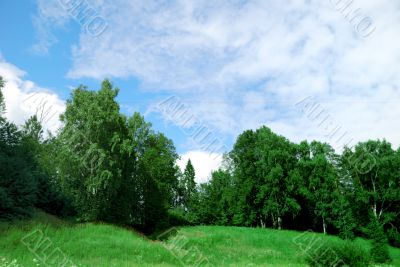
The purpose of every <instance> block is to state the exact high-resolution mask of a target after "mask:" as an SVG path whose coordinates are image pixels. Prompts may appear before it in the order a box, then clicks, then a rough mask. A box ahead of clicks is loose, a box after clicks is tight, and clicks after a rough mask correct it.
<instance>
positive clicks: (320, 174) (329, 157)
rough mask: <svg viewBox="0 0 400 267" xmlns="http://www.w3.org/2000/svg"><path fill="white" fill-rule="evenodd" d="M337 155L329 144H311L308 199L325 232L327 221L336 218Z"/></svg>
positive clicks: (314, 142) (337, 189)
mask: <svg viewBox="0 0 400 267" xmlns="http://www.w3.org/2000/svg"><path fill="white" fill-rule="evenodd" d="M336 161H337V159H336V155H335V153H334V151H333V148H332V147H331V146H330V145H328V144H323V143H320V142H316V141H313V142H312V143H311V144H310V160H309V168H310V172H309V174H308V177H306V178H307V180H306V188H307V193H306V195H307V196H308V201H309V203H310V204H311V207H310V208H311V209H312V212H313V214H314V216H315V217H316V218H318V219H319V220H321V224H322V229H323V232H324V234H326V232H327V223H330V222H332V221H333V219H334V214H333V209H334V204H335V201H336V200H337V199H338V195H339V188H338V187H339V183H338V181H339V179H338V176H337V170H336V169H335V166H334V164H336Z"/></svg>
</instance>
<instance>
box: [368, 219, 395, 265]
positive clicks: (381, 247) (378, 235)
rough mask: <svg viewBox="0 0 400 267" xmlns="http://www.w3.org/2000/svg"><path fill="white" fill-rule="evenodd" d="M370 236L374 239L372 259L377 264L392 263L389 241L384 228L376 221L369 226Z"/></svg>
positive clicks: (371, 252)
mask: <svg viewBox="0 0 400 267" xmlns="http://www.w3.org/2000/svg"><path fill="white" fill-rule="evenodd" d="M368 231H369V236H370V238H371V239H372V247H371V250H370V255H371V259H372V261H373V262H375V263H388V262H390V261H391V258H390V255H389V247H388V240H387V237H386V235H385V232H384V230H383V226H382V225H381V224H380V223H379V222H378V221H376V220H372V221H371V223H370V224H369V225H368Z"/></svg>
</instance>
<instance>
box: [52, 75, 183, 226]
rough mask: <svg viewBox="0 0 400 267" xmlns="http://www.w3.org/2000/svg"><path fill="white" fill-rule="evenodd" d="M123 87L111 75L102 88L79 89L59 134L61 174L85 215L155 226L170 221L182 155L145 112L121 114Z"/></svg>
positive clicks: (66, 189) (65, 189)
mask: <svg viewBox="0 0 400 267" xmlns="http://www.w3.org/2000/svg"><path fill="white" fill-rule="evenodd" d="M118 91H119V90H118V89H117V88H113V86H112V84H111V83H110V82H109V81H108V80H105V81H103V83H102V86H101V89H100V90H99V91H97V92H96V91H89V90H87V88H85V87H79V88H78V89H76V90H75V91H74V92H73V94H72V97H71V99H70V100H68V102H67V108H66V111H65V113H64V114H63V115H62V117H61V119H62V121H63V123H64V127H63V128H62V129H61V133H60V135H59V137H58V138H57V139H58V140H57V144H58V146H59V151H60V152H59V153H58V155H57V170H58V175H57V179H59V184H61V186H62V189H63V192H64V193H65V194H66V195H67V196H68V197H70V198H71V199H72V200H73V203H74V206H75V207H76V209H77V211H78V215H79V217H80V218H81V219H82V220H86V221H93V220H103V221H110V222H115V223H118V224H129V225H135V226H137V227H139V228H140V229H142V230H144V231H146V232H147V231H152V230H154V229H155V228H156V227H157V224H160V223H163V221H164V220H167V210H168V208H169V207H170V206H171V205H172V202H173V188H174V186H175V185H176V183H177V166H176V159H177V158H178V155H177V154H176V152H175V147H174V145H173V143H172V141H171V140H169V139H168V138H166V137H165V136H164V135H163V134H161V133H156V132H154V131H153V130H152V129H151V125H150V124H149V123H147V122H145V120H144V118H143V117H142V116H141V115H140V114H139V113H135V114H133V116H132V117H129V118H126V117H125V116H124V115H122V114H121V113H120V110H119V105H118V103H117V102H116V100H115V98H116V97H117V95H118Z"/></svg>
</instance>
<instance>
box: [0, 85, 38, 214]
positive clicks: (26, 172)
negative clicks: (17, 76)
mask: <svg viewBox="0 0 400 267" xmlns="http://www.w3.org/2000/svg"><path fill="white" fill-rule="evenodd" d="M3 85H4V82H3V79H2V78H1V77H0V219H14V218H21V217H27V216H31V215H32V212H33V208H34V205H35V203H36V196H37V183H36V180H35V177H34V176H33V175H32V168H33V166H34V162H33V159H32V158H31V154H30V153H29V151H28V149H27V147H26V146H24V144H23V142H22V133H21V132H20V131H19V130H18V129H17V127H16V126H15V125H14V124H12V123H9V122H7V121H6V119H5V118H3V117H2V116H1V115H2V114H1V113H2V112H4V109H5V105H4V99H3V97H2V96H3V95H2V93H1V89H2V87H3Z"/></svg>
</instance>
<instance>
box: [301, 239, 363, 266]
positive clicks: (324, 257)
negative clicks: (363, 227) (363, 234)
mask: <svg viewBox="0 0 400 267" xmlns="http://www.w3.org/2000/svg"><path fill="white" fill-rule="evenodd" d="M322 242H323V241H322ZM311 249H312V253H311V254H309V255H307V257H306V259H307V263H308V264H309V265H310V266H318V267H319V266H338V267H339V266H351V267H367V266H370V263H369V256H368V253H367V251H366V250H365V249H364V248H362V247H361V246H360V245H358V244H355V243H353V242H350V241H346V242H335V241H329V242H323V243H322V245H321V244H316V245H315V248H311Z"/></svg>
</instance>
